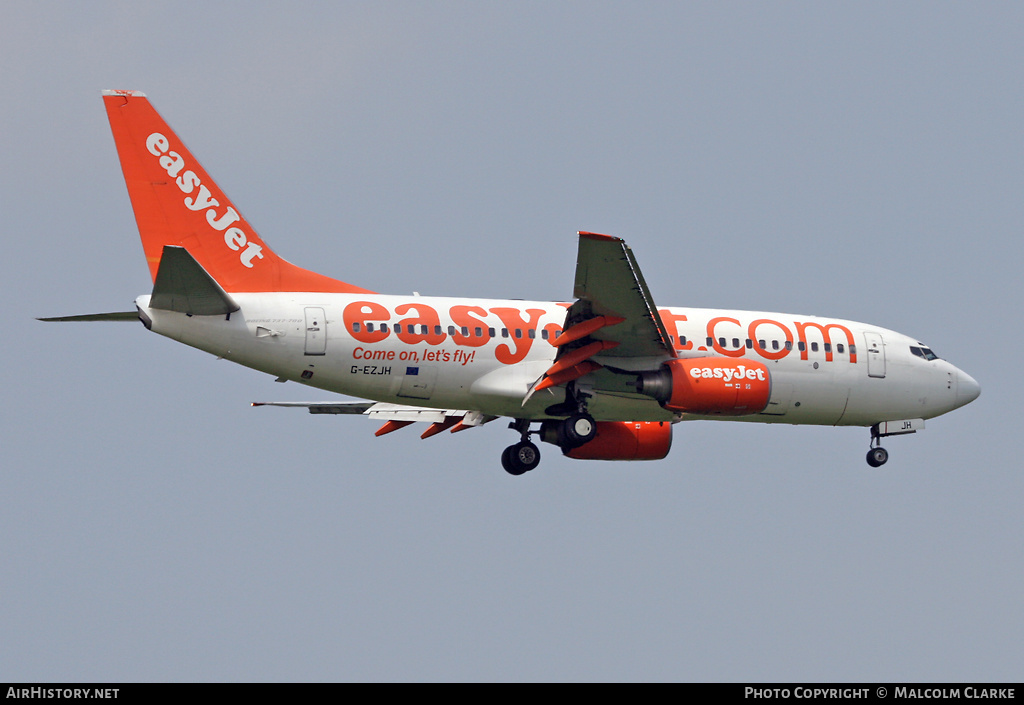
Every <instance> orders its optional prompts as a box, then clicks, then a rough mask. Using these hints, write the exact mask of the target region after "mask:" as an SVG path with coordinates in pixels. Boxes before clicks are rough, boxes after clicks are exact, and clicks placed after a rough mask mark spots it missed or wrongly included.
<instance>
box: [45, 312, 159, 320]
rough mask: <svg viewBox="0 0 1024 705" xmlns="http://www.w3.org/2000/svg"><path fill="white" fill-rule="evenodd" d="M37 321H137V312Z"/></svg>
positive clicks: (90, 314)
mask: <svg viewBox="0 0 1024 705" xmlns="http://www.w3.org/2000/svg"><path fill="white" fill-rule="evenodd" d="M36 320H37V321H46V322H47V323H69V322H73V323H90V322H92V321H137V320H139V312H138V311H118V312H116V313H86V314H83V315H81V316H54V317H52V318H37V319H36Z"/></svg>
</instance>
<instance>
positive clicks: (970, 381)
mask: <svg viewBox="0 0 1024 705" xmlns="http://www.w3.org/2000/svg"><path fill="white" fill-rule="evenodd" d="M956 375H957V380H956V405H957V407H961V406H964V405H965V404H970V403H971V402H972V401H974V400H975V399H977V398H978V395H980V394H981V385H980V384H978V382H977V380H975V379H974V377H971V376H970V375H969V374H967V373H966V372H964V371H963V370H957V372H956Z"/></svg>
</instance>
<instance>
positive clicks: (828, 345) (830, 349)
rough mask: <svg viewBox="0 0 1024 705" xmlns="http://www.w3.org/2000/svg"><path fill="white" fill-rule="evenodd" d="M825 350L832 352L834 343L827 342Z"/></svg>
mask: <svg viewBox="0 0 1024 705" xmlns="http://www.w3.org/2000/svg"><path fill="white" fill-rule="evenodd" d="M825 352H832V343H825Z"/></svg>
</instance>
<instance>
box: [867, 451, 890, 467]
mask: <svg viewBox="0 0 1024 705" xmlns="http://www.w3.org/2000/svg"><path fill="white" fill-rule="evenodd" d="M888 459H889V451H887V450H886V449H885V448H882V447H878V448H872V449H871V450H869V451H868V465H870V466H871V467H873V468H880V467H882V466H883V465H885V462H886V461H887V460H888Z"/></svg>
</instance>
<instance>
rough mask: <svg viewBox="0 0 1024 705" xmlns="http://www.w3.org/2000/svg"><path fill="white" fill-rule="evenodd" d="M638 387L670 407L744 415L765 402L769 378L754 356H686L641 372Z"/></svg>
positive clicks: (764, 404) (764, 405) (723, 414)
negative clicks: (740, 357) (747, 358)
mask: <svg viewBox="0 0 1024 705" xmlns="http://www.w3.org/2000/svg"><path fill="white" fill-rule="evenodd" d="M637 391H638V392H640V393H641V394H646V395H647V396H650V397H654V398H655V399H657V400H658V401H659V402H660V403H661V405H662V407H664V408H665V409H668V410H669V411H678V412H682V413H687V414H707V415H713V416H746V415H748V414H756V413H758V412H760V411H764V409H765V407H767V406H768V398H769V397H770V396H771V391H772V379H771V373H770V372H769V371H768V367H767V366H766V365H765V364H764V363H763V362H758V361H757V360H746V359H740V360H738V359H734V358H721V357H698V358H686V359H676V360H669V361H668V362H666V363H665V364H664V365H662V366H661V369H659V370H658V371H656V372H642V373H641V374H640V377H639V378H638V379H637Z"/></svg>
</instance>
